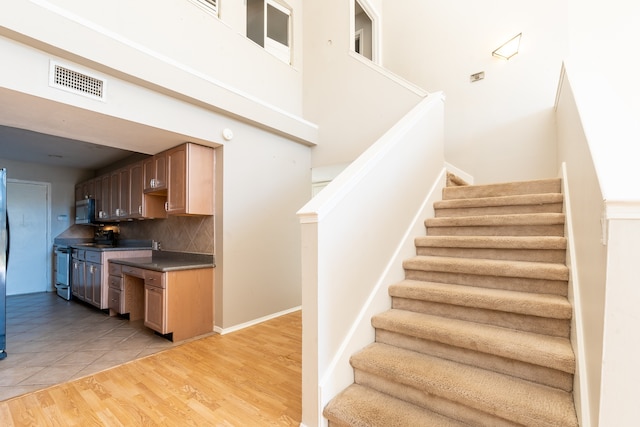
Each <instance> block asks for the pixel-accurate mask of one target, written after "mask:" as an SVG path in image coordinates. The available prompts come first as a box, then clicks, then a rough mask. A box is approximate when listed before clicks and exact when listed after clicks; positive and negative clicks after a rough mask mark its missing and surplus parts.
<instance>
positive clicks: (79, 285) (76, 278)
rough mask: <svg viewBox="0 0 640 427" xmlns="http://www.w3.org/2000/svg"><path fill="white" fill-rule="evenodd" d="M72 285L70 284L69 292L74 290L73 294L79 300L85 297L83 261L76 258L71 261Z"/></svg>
mask: <svg viewBox="0 0 640 427" xmlns="http://www.w3.org/2000/svg"><path fill="white" fill-rule="evenodd" d="M72 274H73V282H72V283H73V285H72V286H71V292H73V291H74V288H75V295H76V296H77V297H78V298H80V299H81V300H84V299H86V296H85V294H86V293H85V287H86V282H85V275H84V261H80V260H78V259H76V260H74V261H73V272H72Z"/></svg>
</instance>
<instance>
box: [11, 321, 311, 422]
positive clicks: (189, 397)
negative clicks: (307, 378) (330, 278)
mask: <svg viewBox="0 0 640 427" xmlns="http://www.w3.org/2000/svg"><path fill="white" fill-rule="evenodd" d="M301 322H302V316H301V312H299V311H298V312H295V313H291V314H288V315H285V316H281V317H278V318H276V319H272V320H269V321H267V322H264V323H261V324H259V325H255V326H252V327H250V328H246V329H243V330H240V331H237V332H233V333H231V334H227V335H224V336H221V335H211V336H208V337H206V338H202V339H200V340H195V341H190V342H187V343H185V344H182V345H178V346H175V347H172V348H170V349H168V350H164V351H162V352H160V353H156V354H153V355H151V356H147V357H145V358H142V359H139V360H135V361H133V362H129V363H126V364H124V365H120V366H117V367H115V368H112V369H108V370H106V371H102V372H98V373H96V374H93V375H90V376H88V377H84V378H80V379H77V380H74V381H71V382H68V383H64V384H59V385H56V386H53V387H49V388H47V389H44V390H38V391H35V392H32V393H29V394H26V395H23V396H19V397H16V398H13V399H9V400H6V401H3V402H0V425H2V426H7V427H9V426H40V425H51V426H75V425H78V426H87V425H97V426H100V425H102V426H132V425H135V426H147V425H148V426H157V425H180V426H187V425H193V426H203V425H215V426H248V425H251V426H298V425H299V424H300V420H301V415H302V402H301V394H302V380H301V378H302V374H301V372H302V363H301V360H302V335H301V334H302V328H301Z"/></svg>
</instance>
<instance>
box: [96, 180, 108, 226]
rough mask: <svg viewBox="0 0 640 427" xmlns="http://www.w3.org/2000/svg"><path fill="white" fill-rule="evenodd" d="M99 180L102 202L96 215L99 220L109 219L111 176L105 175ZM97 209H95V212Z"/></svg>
mask: <svg viewBox="0 0 640 427" xmlns="http://www.w3.org/2000/svg"><path fill="white" fill-rule="evenodd" d="M100 180H101V181H102V185H101V191H102V193H101V196H100V199H101V200H102V204H101V208H100V209H101V210H100V211H98V215H100V219H109V216H110V213H111V175H109V174H106V175H103V176H102V177H101V178H100ZM97 210H98V208H97V207H96V211H97Z"/></svg>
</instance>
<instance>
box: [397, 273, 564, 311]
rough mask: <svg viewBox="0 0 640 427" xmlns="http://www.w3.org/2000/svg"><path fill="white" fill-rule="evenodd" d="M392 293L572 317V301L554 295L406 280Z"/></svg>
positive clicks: (441, 301) (435, 300) (498, 309)
mask: <svg viewBox="0 0 640 427" xmlns="http://www.w3.org/2000/svg"><path fill="white" fill-rule="evenodd" d="M389 295H390V296H391V297H397V298H407V299H414V300H423V301H432V302H438V303H443V304H451V305H458V306H465V307H474V308H483V309H487V310H495V311H505V312H509V313H518V314H525V315H529V316H539V317H547V318H553V319H571V316H572V308H571V304H570V303H569V300H568V299H567V298H566V297H562V296H559V295H551V294H536V293H528V292H516V291H509V290H503V289H488V288H478V287H475V286H464V285H453V284H448V283H435V282H424V281H421V280H403V281H402V282H399V283H396V284H394V285H391V286H390V287H389Z"/></svg>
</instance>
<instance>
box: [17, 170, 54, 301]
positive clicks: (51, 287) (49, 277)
mask: <svg viewBox="0 0 640 427" xmlns="http://www.w3.org/2000/svg"><path fill="white" fill-rule="evenodd" d="M10 182H13V183H18V184H32V185H42V186H44V187H45V188H46V190H47V201H46V204H47V220H46V221H47V223H46V228H47V231H46V237H45V238H46V241H47V244H48V249H47V255H48V257H49V260H52V259H53V258H52V257H53V241H52V239H51V183H50V182H44V181H28V180H24V179H15V178H7V187H8V186H9V183H10ZM9 221H11V218H9ZM45 270H46V278H47V292H55V286H54V285H53V277H52V275H51V274H52V271H51V269H50V268H47V269H45Z"/></svg>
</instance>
